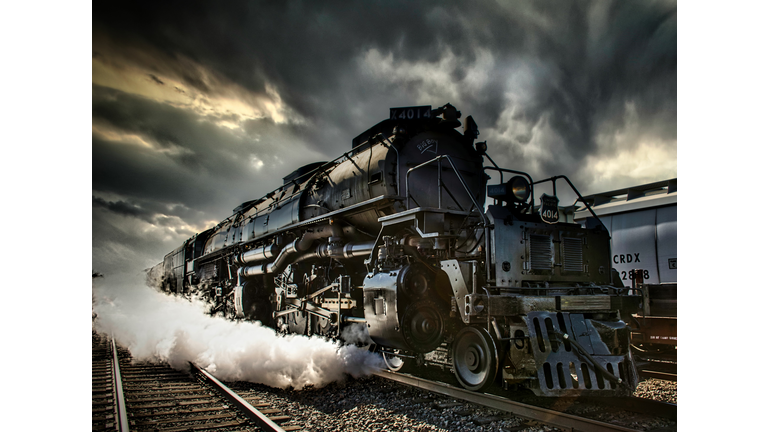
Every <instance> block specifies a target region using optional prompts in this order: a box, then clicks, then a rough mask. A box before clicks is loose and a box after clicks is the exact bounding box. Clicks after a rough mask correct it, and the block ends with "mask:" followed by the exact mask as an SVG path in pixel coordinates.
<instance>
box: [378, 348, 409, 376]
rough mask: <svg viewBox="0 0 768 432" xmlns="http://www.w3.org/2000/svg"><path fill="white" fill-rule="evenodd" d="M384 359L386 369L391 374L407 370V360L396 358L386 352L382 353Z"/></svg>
mask: <svg viewBox="0 0 768 432" xmlns="http://www.w3.org/2000/svg"><path fill="white" fill-rule="evenodd" d="M381 355H382V356H383V357H384V364H386V365H387V369H389V370H391V371H392V372H406V371H407V370H408V369H409V360H410V359H407V358H402V357H398V356H396V355H393V354H389V353H387V352H382V353H381Z"/></svg>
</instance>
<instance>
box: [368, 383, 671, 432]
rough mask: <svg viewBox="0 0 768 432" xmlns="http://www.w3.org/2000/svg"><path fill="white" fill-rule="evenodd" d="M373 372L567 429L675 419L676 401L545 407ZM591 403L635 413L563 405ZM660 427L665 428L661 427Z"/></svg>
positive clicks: (566, 402) (560, 403) (637, 400)
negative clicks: (608, 414) (603, 414)
mask: <svg viewBox="0 0 768 432" xmlns="http://www.w3.org/2000/svg"><path fill="white" fill-rule="evenodd" d="M375 375H377V376H379V377H381V378H384V379H387V380H391V381H395V382H398V383H400V384H405V385H408V386H412V387H416V388H419V389H422V390H426V391H429V392H432V393H437V394H441V395H444V396H448V397H450V398H453V399H457V400H463V401H466V402H471V403H474V404H477V405H482V406H485V407H488V408H493V409H495V410H498V411H503V412H506V413H509V414H512V415H514V416H517V417H522V418H525V419H528V420H529V421H533V422H535V423H542V424H546V425H549V426H553V427H557V428H560V429H564V430H568V431H596V432H601V431H636V430H637V429H633V428H631V427H629V426H628V425H631V424H632V423H633V422H636V421H637V419H638V417H642V416H659V417H663V418H665V419H669V420H674V421H675V422H676V419H677V406H676V405H673V404H667V403H662V402H655V401H652V400H648V399H640V398H624V399H618V400H617V399H613V398H612V399H611V400H610V401H601V400H594V399H592V400H585V401H578V402H577V401H576V400H574V398H568V399H565V398H562V399H558V400H553V399H548V400H547V403H550V404H551V405H552V406H551V407H549V408H547V407H543V406H538V405H532V404H529V403H522V402H519V401H515V400H510V399H509V398H507V397H502V396H499V395H494V394H487V393H476V392H471V391H468V390H465V389H463V388H459V387H456V386H453V385H450V384H446V383H443V382H439V381H434V380H428V379H424V378H418V377H414V376H411V375H405V374H400V373H395V372H389V371H382V372H378V373H376V374H375ZM447 404H448V405H446V403H442V404H440V403H437V405H436V406H439V407H441V408H442V407H444V406H443V405H445V407H447V406H449V405H450V402H448V403H447ZM453 405H455V404H453ZM453 405H451V406H453ZM587 405H589V406H591V407H592V408H590V407H588V406H587ZM594 406H602V408H600V410H605V409H607V407H613V408H614V409H619V410H627V411H631V412H633V413H635V414H628V415H625V416H623V419H622V420H621V422H620V423H621V424H618V423H609V422H605V421H601V420H596V419H594V418H587V417H583V416H581V415H574V414H569V413H567V412H564V409H568V410H571V411H581V412H588V411H593V409H594ZM600 410H598V412H600ZM593 412H594V411H593ZM498 419H499V418H493V417H492V418H487V419H485V420H487V421H489V422H490V421H494V420H498ZM659 430H667V429H664V428H662V429H659ZM668 430H675V427H674V426H672V428H670V429H668Z"/></svg>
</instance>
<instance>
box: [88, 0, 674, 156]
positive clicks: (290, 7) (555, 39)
mask: <svg viewBox="0 0 768 432" xmlns="http://www.w3.org/2000/svg"><path fill="white" fill-rule="evenodd" d="M105 7H106V8H113V9H112V10H108V9H105ZM118 9H119V10H120V11H121V13H113V11H115V10H118ZM94 28H95V29H98V30H99V31H110V33H112V34H116V35H121V36H122V37H125V38H130V39H139V40H142V41H144V42H146V43H149V44H152V45H153V46H157V47H161V48H162V49H163V50H166V51H168V52H169V53H181V54H183V55H185V56H188V57H189V58H192V59H195V60H197V61H200V62H202V63H205V64H208V65H211V66H212V67H214V68H215V69H216V70H217V71H219V72H221V73H222V74H224V75H226V76H227V77H229V78H230V79H232V80H233V81H235V82H238V83H241V84H243V85H244V86H246V87H247V88H250V89H252V90H254V91H256V92H263V91H264V87H265V85H266V83H267V82H269V83H271V84H273V85H275V86H277V88H278V91H279V92H280V94H281V96H282V97H283V99H284V100H285V101H286V102H287V103H288V104H289V105H290V106H291V107H292V108H294V109H296V110H297V111H298V112H300V113H301V115H303V116H305V117H307V118H309V119H318V118H322V119H324V120H325V121H329V122H333V123H335V124H339V123H342V124H343V123H345V122H346V120H345V119H346V118H348V116H349V115H348V113H346V112H345V110H344V109H343V107H344V106H345V103H346V104H349V103H352V102H354V100H355V98H367V99H374V100H375V99H377V98H378V97H380V96H382V95H381V92H378V91H377V88H376V87H377V86H376V85H375V84H374V83H366V82H363V83H362V85H360V83H359V82H358V81H360V80H361V77H359V76H355V77H352V76H351V75H350V74H349V73H346V72H345V71H349V70H350V69H352V66H353V63H354V60H355V59H356V58H358V57H359V56H360V54H361V53H364V52H365V51H366V50H368V49H378V50H380V51H381V52H383V53H393V54H394V56H395V60H396V61H400V62H414V61H421V62H428V63H434V64H436V63H437V62H439V60H440V58H441V57H442V56H443V55H444V54H445V53H446V52H450V53H452V55H454V56H456V57H457V58H458V61H457V62H456V64H455V66H454V68H453V70H452V71H450V74H451V76H452V77H453V78H454V79H456V80H459V81H460V80H461V79H462V77H464V76H465V75H466V68H467V66H468V65H472V64H473V63H474V62H475V61H476V53H477V48H483V49H487V50H489V51H490V52H491V53H492V55H493V57H494V59H495V60H496V61H497V62H498V63H504V62H505V61H514V60H515V59H517V58H521V57H533V58H536V59H537V60H538V62H539V64H541V65H542V67H543V68H545V70H543V71H542V74H541V75H542V79H541V80H539V81H538V82H537V83H536V88H535V89H533V93H534V95H535V102H534V103H532V104H530V105H528V106H526V107H525V116H526V118H527V119H528V121H529V122H530V123H531V124H535V123H536V122H537V121H538V119H539V118H541V117H542V116H543V115H548V118H549V119H550V121H551V123H552V127H553V128H554V129H555V130H556V131H557V132H558V133H559V134H561V136H562V137H563V138H564V139H566V140H567V141H568V142H569V143H571V145H570V146H569V147H568V149H569V150H570V151H571V152H573V153H574V154H585V153H588V152H590V151H592V150H593V149H594V142H593V139H592V137H593V135H594V127H595V120H596V119H598V118H600V119H602V118H603V117H609V118H610V117H611V112H609V111H608V109H609V108H612V105H613V101H618V102H622V101H634V102H637V103H638V105H639V106H638V109H639V110H640V111H641V112H643V113H657V112H658V111H659V110H664V111H665V112H667V113H668V114H670V113H669V111H670V110H672V112H671V114H673V115H674V113H675V107H674V106H669V103H668V101H670V100H673V101H674V100H675V97H676V85H675V77H676V35H677V34H676V5H675V3H674V2H673V3H669V2H594V3H592V2H583V1H582V2H568V3H562V2H554V1H552V2H547V1H538V2H512V3H509V4H507V5H504V4H499V3H496V2H490V1H486V2H472V3H471V4H468V3H456V4H445V3H444V2H418V3H415V2H373V3H371V2H366V3H350V2H244V3H236V4H233V3H232V2H226V3H219V4H215V5H212V4H209V3H205V4H204V5H194V4H188V3H187V2H185V3H183V5H182V4H173V3H162V4H159V5H158V4H156V3H152V4H151V5H149V4H147V5H138V6H132V7H125V8H124V7H123V6H119V5H115V4H114V3H106V4H98V5H95V7H94ZM186 79H187V82H189V83H191V84H194V85H196V86H199V88H201V89H203V88H204V87H203V86H202V85H201V84H200V83H199V80H198V79H196V78H195V77H193V76H187V77H186ZM363 80H364V78H363ZM405 84H406V86H405V88H401V89H399V91H397V90H396V92H397V93H399V95H400V96H401V97H402V96H403V95H406V94H408V93H409V86H416V87H418V86H419V85H420V83H419V82H418V81H414V82H411V83H405ZM500 85H501V84H500V82H499V80H492V81H490V82H489V83H488V84H487V85H486V86H485V87H484V88H482V89H481V91H478V92H472V93H466V94H462V95H461V98H462V99H465V100H462V101H450V102H452V103H454V104H456V105H458V104H459V103H460V102H465V103H466V104H468V105H469V106H464V107H463V109H464V110H465V111H466V112H468V113H469V112H472V113H475V116H476V117H477V118H481V119H482V120H483V121H484V122H485V124H487V125H492V126H495V125H496V124H497V123H498V121H499V115H500V113H501V112H502V110H503V107H504V106H505V104H506V103H507V101H506V100H505V99H504V92H503V91H499V90H500ZM350 88H353V89H354V91H353V92H350V91H349V89H350ZM385 90H386V92H390V91H391V90H392V88H391V87H388V88H386V89H385ZM363 91H365V92H363ZM444 102H449V101H435V102H434V104H435V105H437V104H442V103H444ZM385 108H386V107H384V108H383V109H382V112H384V109H385ZM612 112H615V111H612ZM667 117H669V116H667ZM673 120H674V119H673ZM614 121H620V119H614ZM345 126H352V125H351V124H349V125H345ZM358 127H359V126H358Z"/></svg>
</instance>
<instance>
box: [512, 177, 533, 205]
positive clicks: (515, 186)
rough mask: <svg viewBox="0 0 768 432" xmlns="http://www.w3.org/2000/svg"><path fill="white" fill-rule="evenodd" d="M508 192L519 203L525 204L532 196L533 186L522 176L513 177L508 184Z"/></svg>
mask: <svg viewBox="0 0 768 432" xmlns="http://www.w3.org/2000/svg"><path fill="white" fill-rule="evenodd" d="M507 191H508V192H509V194H510V195H511V196H512V197H513V198H514V199H515V201H517V202H521V203H522V202H525V201H526V200H527V199H528V197H529V196H530V195H531V185H530V184H529V183H528V180H526V179H525V177H522V176H515V177H512V179H511V180H510V181H508V182H507Z"/></svg>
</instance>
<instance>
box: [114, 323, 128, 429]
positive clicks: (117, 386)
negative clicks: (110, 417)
mask: <svg viewBox="0 0 768 432" xmlns="http://www.w3.org/2000/svg"><path fill="white" fill-rule="evenodd" d="M110 339H111V340H112V382H113V384H114V390H113V391H114V394H115V410H116V411H117V412H116V413H115V416H116V419H117V430H118V431H120V432H128V431H129V425H130V422H129V421H128V413H127V411H126V410H125V395H124V394H123V380H122V377H121V375H120V360H119V359H118V355H117V346H116V345H115V338H114V337H111V338H110Z"/></svg>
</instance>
